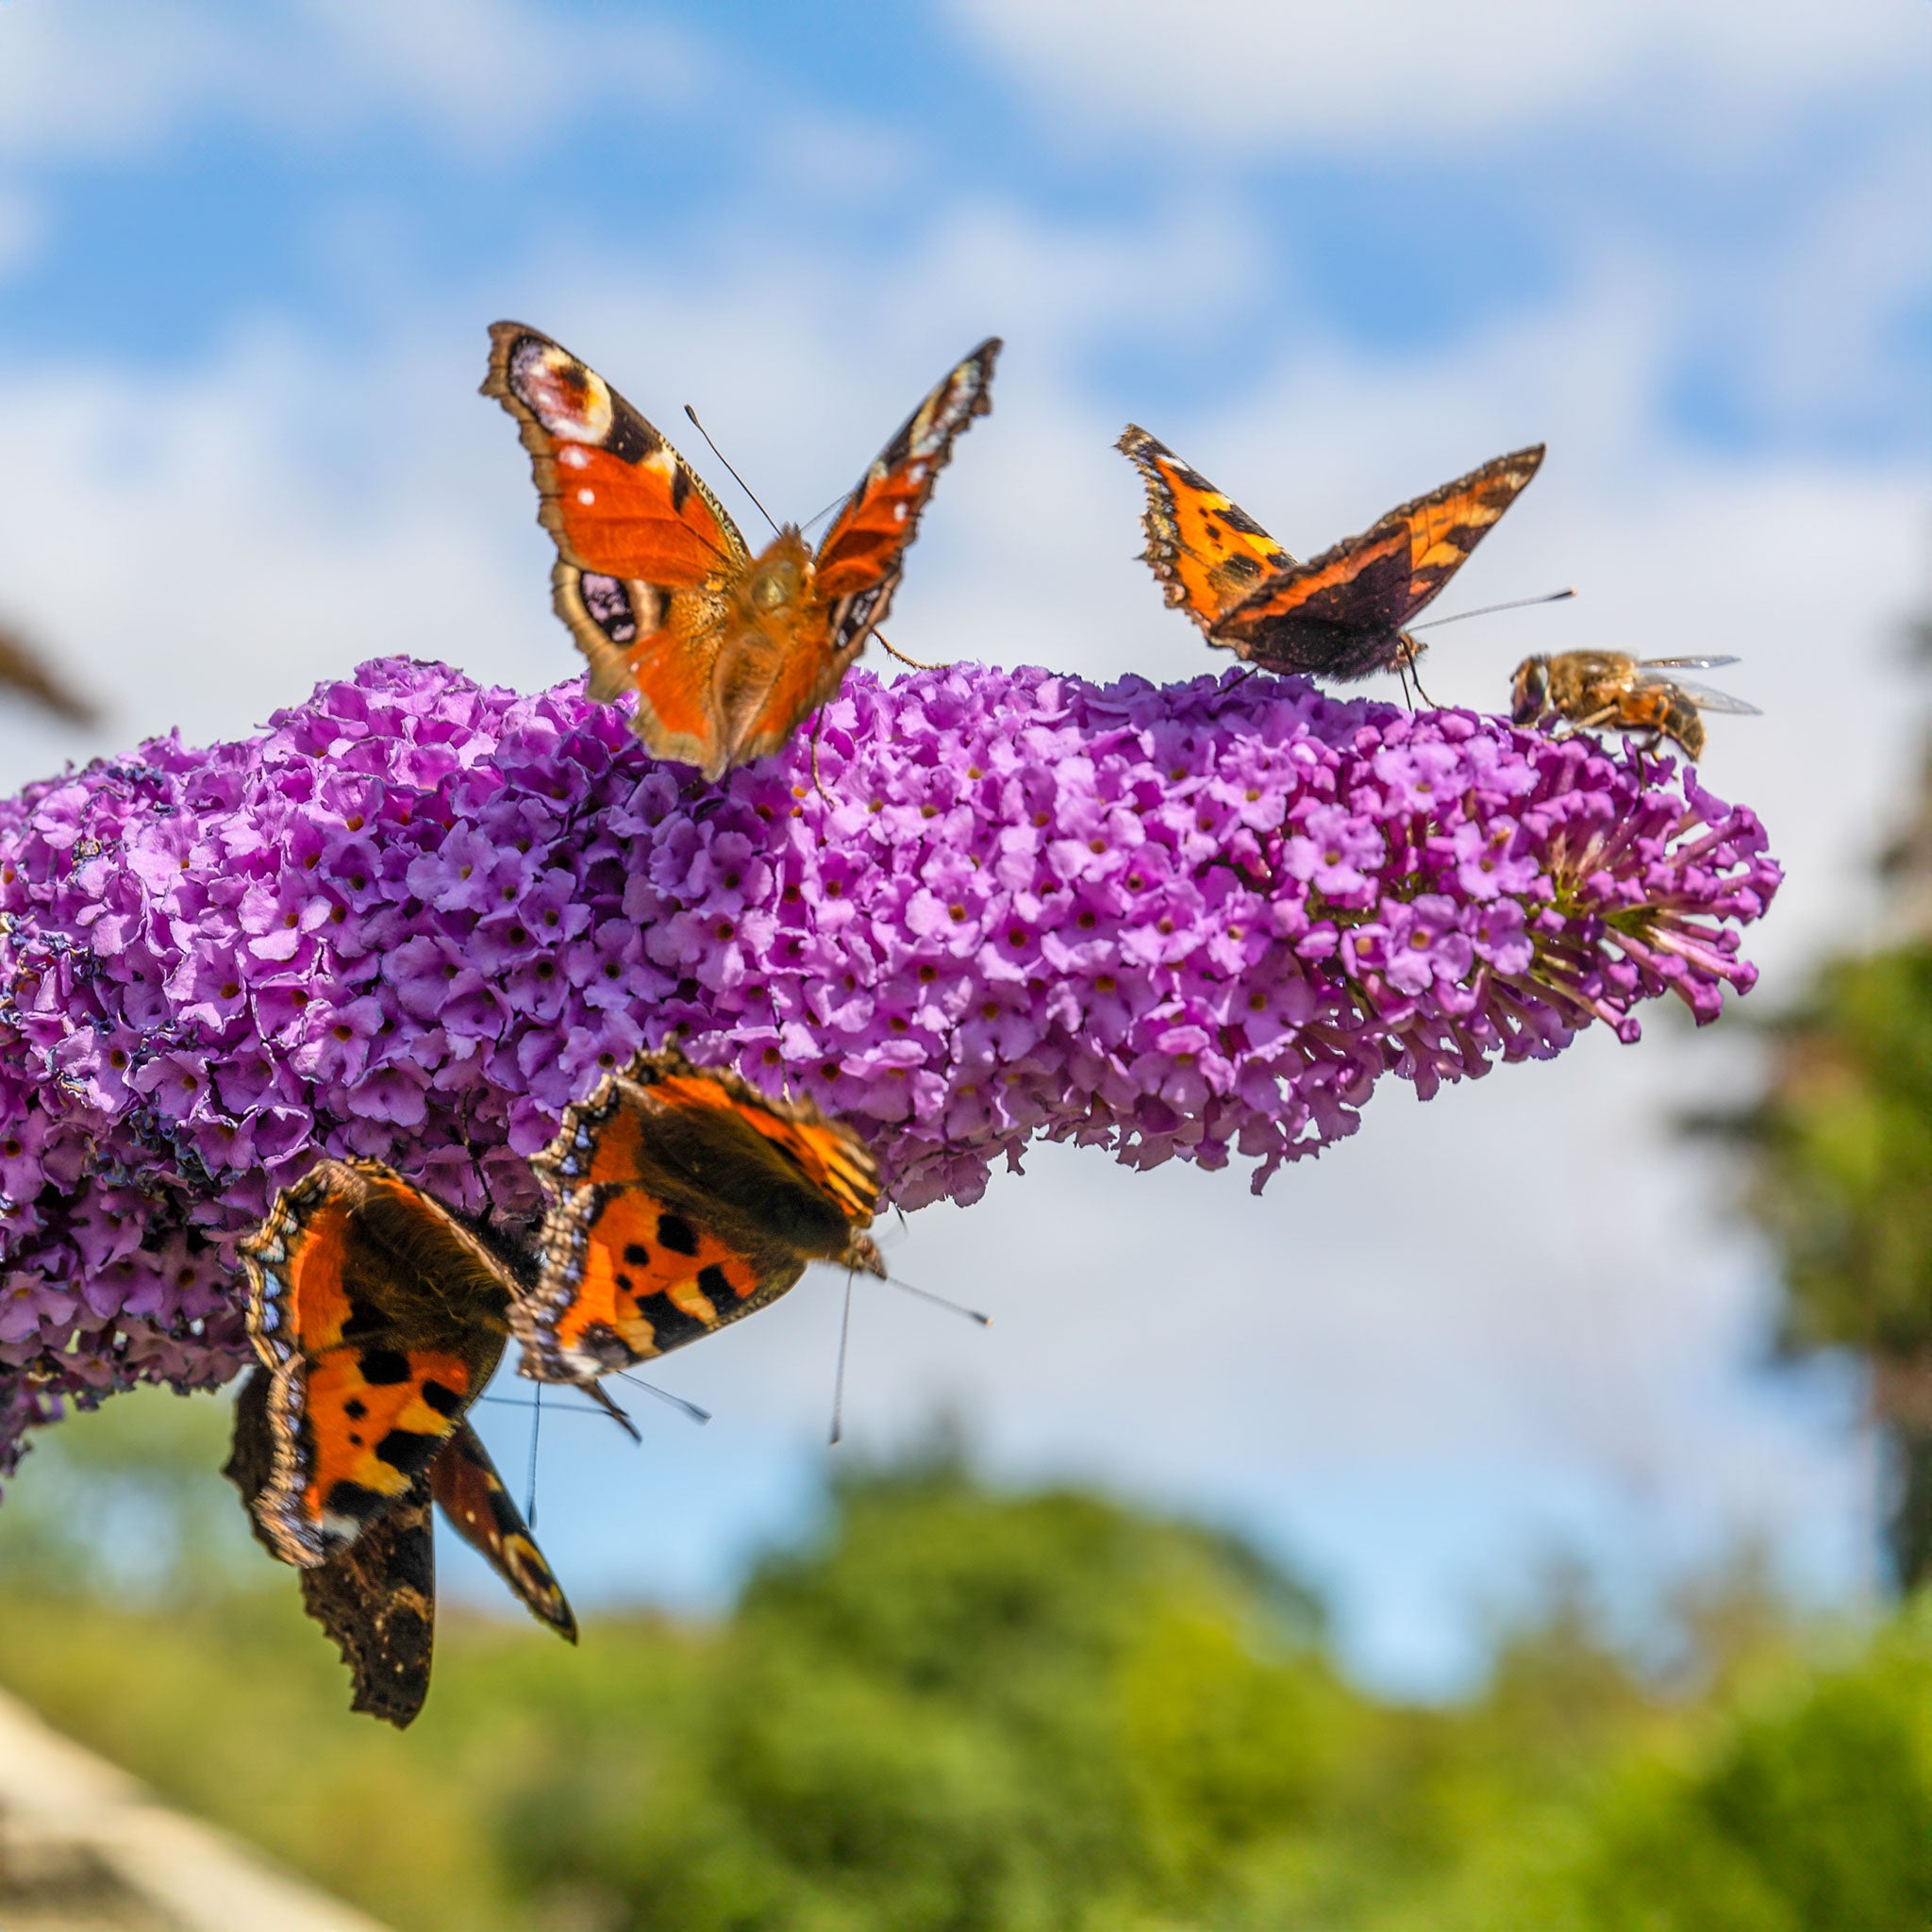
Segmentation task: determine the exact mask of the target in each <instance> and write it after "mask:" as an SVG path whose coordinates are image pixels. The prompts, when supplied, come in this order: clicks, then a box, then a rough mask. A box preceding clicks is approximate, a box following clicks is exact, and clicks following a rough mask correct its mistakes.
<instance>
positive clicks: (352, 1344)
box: [241, 1160, 510, 1568]
mask: <svg viewBox="0 0 1932 1932" xmlns="http://www.w3.org/2000/svg"><path fill="white" fill-rule="evenodd" d="M241 1252H242V1266H243V1268H244V1270H245V1271H246V1273H247V1274H248V1279H249V1300H248V1329H249V1336H250V1339H251V1340H252V1341H254V1343H255V1347H256V1353H257V1354H258V1356H259V1357H260V1358H261V1360H262V1361H263V1363H264V1364H265V1365H266V1366H267V1367H268V1368H269V1370H270V1371H271V1383H270V1388H269V1391H268V1396H267V1413H268V1423H269V1429H270V1435H271V1440H272V1445H273V1452H274V1456H273V1468H272V1470H271V1473H270V1475H269V1479H268V1481H267V1483H266V1484H265V1485H264V1487H263V1488H262V1491H261V1492H260V1494H259V1496H258V1499H257V1502H256V1512H257V1516H258V1521H259V1522H260V1524H261V1525H262V1527H263V1529H264V1531H265V1532H266V1534H267V1536H268V1538H269V1540H270V1541H271V1542H272V1543H273V1545H274V1547H275V1550H276V1553H277V1554H278V1555H279V1556H281V1557H283V1558H284V1559H285V1560H286V1561H288V1562H291V1563H295V1564H299V1565H301V1566H303V1567H304V1568H310V1567H313V1566H315V1565H317V1564H320V1563H323V1562H325V1561H326V1560H327V1559H328V1558H329V1557H331V1556H333V1555H334V1554H336V1552H337V1551H339V1550H340V1549H341V1548H342V1547H344V1546H345V1545H346V1544H348V1543H349V1542H351V1541H354V1540H355V1539H356V1537H357V1536H358V1535H359V1534H361V1533H362V1532H363V1530H365V1529H366V1527H367V1526H368V1525H369V1524H371V1523H373V1522H375V1520H377V1519H378V1518H380V1517H381V1516H383V1515H384V1514H385V1513H386V1512H387V1511H389V1510H390V1509H391V1508H394V1507H397V1506H398V1505H400V1504H401V1503H402V1501H403V1499H404V1498H405V1497H406V1496H408V1494H409V1493H410V1491H412V1489H413V1488H414V1486H415V1485H416V1484H417V1482H418V1480H419V1479H420V1478H421V1477H422V1476H424V1474H425V1473H426V1472H427V1470H428V1468H429V1466H430V1464H431V1463H432V1462H433V1461H434V1459H435V1457H436V1456H437V1454H438V1452H439V1451H440V1450H441V1447H442V1445H443V1444H444V1443H445V1442H446V1441H448V1440H449V1438H450V1437H451V1435H452V1434H454V1432H455V1431H456V1429H457V1427H458V1424H460V1422H461V1420H462V1416H463V1413H464V1411H465V1410H466V1409H467V1408H468V1407H469V1406H470V1404H471V1403H472V1402H474V1401H475V1398H476V1396H477V1395H479V1394H480V1393H481V1392H482V1389H483V1385H484V1384H485V1383H486V1382H487V1381H488V1380H489V1379H490V1375H491V1372H492V1371H493V1370H494V1368H495V1366H496V1362H497V1359H498V1357H500V1356H501V1354H502V1352H503V1346H504V1340H505V1337H506V1335H507V1333H508V1322H507V1310H508V1302H509V1293H510V1278H509V1275H508V1273H507V1270H506V1266H505V1263H504V1262H503V1260H502V1259H501V1258H500V1257H497V1256H496V1255H495V1254H494V1253H493V1252H492V1250H491V1248H490V1247H489V1246H487V1245H486V1244H485V1243H484V1242H483V1241H481V1240H480V1239H479V1237H478V1236H477V1235H476V1234H475V1232H473V1231H472V1230H471V1229H470V1228H468V1227H466V1226H465V1225H464V1224H462V1223H461V1222H459V1221H458V1219H457V1218H456V1217H455V1216H453V1215H452V1214H450V1213H449V1212H448V1210H447V1209H445V1208H441V1206H440V1205H439V1204H438V1203H436V1202H435V1201H433V1200H432V1199H430V1197H429V1196H428V1195H426V1194H425V1193H423V1192H422V1191H420V1190H419V1189H417V1188H414V1187H412V1186H411V1185H410V1184H409V1183H408V1181H406V1180H404V1179H403V1178H402V1176H401V1175H400V1174H395V1173H394V1172H393V1171H392V1170H391V1169H389V1168H386V1167H384V1166H382V1165H381V1164H380V1163H379V1162H376V1161H369V1160H355V1161H342V1160H323V1161H320V1162H318V1163H317V1164H316V1166H315V1167H314V1168H312V1169H311V1170H310V1171H309V1173H308V1174H306V1175H305V1176H304V1177H303V1178H302V1179H301V1180H300V1181H298V1182H296V1183H295V1185H294V1186H293V1187H291V1188H287V1189H284V1190H283V1191H282V1192H281V1194H280V1195H278V1196H277V1198H276V1201H275V1207H274V1208H273V1209H272V1210H271V1211H270V1213H269V1216H268V1218H267V1220H265V1221H264V1222H263V1223H262V1224H261V1226H260V1227H259V1228H258V1229H257V1230H256V1232H255V1233H254V1234H252V1235H251V1236H249V1237H248V1238H247V1239H246V1240H244V1241H242V1244H241Z"/></svg>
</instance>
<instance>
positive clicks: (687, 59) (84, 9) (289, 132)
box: [0, 0, 706, 159]
mask: <svg viewBox="0 0 1932 1932" xmlns="http://www.w3.org/2000/svg"><path fill="white" fill-rule="evenodd" d="M705 73H706V62H705V58H704V57H703V55H702V54H701V53H700V52H699V50H698V47H697V43H696V42H694V41H693V40H692V39H691V38H690V37H689V36H687V35H685V34H683V33H680V32H678V31H677V30H676V29H675V28H674V27H672V26H670V25H668V24H665V23H663V22H662V21H660V20H637V21H632V22H627V23H613V22H609V21H606V22H604V23H602V24H600V25H599V26H598V28H597V30H596V32H595V35H594V44H593V45H591V46H588V47H587V46H586V44H585V43H584V41H583V38H582V33H581V29H579V28H576V27H574V26H573V25H571V24H570V23H569V22H568V21H567V20H564V19H562V18H560V17H559V16H558V12H557V11H556V9H554V8H553V9H546V8H543V7H542V6H541V5H540V4H538V0H410V4H408V5H407V6H392V5H380V4H373V0H355V4H350V5H346V6H344V5H340V4H334V0H299V4H297V5H295V6H293V7H286V8H227V7H221V6H211V5H208V4H206V0H202V4H195V0H11V4H8V5H7V6H5V7H4V8H0V155H8V154H11V155H20V156H31V157H34V158H54V159H58V158H68V157H72V156H76V155H120V154H126V153H133V152H140V151H142V150H144V149H146V148H148V147H151V146H152V145H154V144H155V143H156V142H159V141H162V140H165V139H167V138H168V137H170V136H173V135H175V134H177V133H178V132H179V131H180V130H181V129H182V128H183V127H184V126H187V125H192V123H193V122H195V121H196V120H199V119H202V118H205V117H219V118H222V119H225V120H229V121H234V122H239V123H242V124H243V125H255V126H257V127H259V128H264V129H267V130H269V131H272V132H274V133H275V134H277V135H280V136H295V137H299V138H307V139H310V140H315V139H334V138H340V137H342V136H346V135H351V134H354V133H355V132H356V131H358V129H360V128H362V127H364V126H366V125H368V123H369V122H371V121H372V120H373V119H375V118H376V117H378V116H381V115H385V114H387V115H390V116H393V117H395V118H398V119H400V120H402V121H404V122H416V123H420V124H421V125H424V126H425V128H427V129H428V131H429V132H431V133H432V134H433V135H436V136H440V137H441V138H443V139H445V140H448V141H452V142H456V143H458V144H459V145H460V146H462V147H463V148H465V149H467V150H469V151H472V152H477V151H483V150H488V149H497V148H502V149H514V148H515V147H516V146H517V145H518V144H520V143H521V142H523V141H525V140H526V139H527V138H529V137H530V136H532V135H533V134H536V133H538V132H541V131H544V130H546V129H549V128H551V127H554V126H556V125H559V124H560V123H561V122H563V121H564V120H565V119H566V117H567V116H569V115H570V114H572V113H577V114H583V113H591V112H596V113H599V114H602V113H608V112H610V111H612V110H613V108H617V107H620V106H621V107H622V108H624V109H625V110H626V111H629V112H633V113H637V112H644V113H648V114H650V115H651V116H652V117H653V118H656V117H657V116H659V115H661V114H662V113H663V112H664V111H665V110H666V108H668V107H670V106H671V105H672V104H673V103H678V104H682V103H683V102H685V101H687V100H688V99H689V98H690V97H691V93H692V92H693V91H694V90H697V89H699V88H700V87H702V86H703V85H704V76H705Z"/></svg>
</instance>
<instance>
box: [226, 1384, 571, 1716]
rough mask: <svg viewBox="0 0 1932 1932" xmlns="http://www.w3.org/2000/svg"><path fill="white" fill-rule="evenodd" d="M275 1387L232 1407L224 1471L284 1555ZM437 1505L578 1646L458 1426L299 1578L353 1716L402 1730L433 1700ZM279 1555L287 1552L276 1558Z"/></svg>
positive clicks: (256, 1387)
mask: <svg viewBox="0 0 1932 1932" xmlns="http://www.w3.org/2000/svg"><path fill="white" fill-rule="evenodd" d="M272 1380H273V1377H272V1376H271V1374H270V1373H269V1371H268V1370H266V1369H262V1368H258V1369H256V1370H255V1371H254V1372H253V1373H252V1374H250V1375H249V1377H248V1379H247V1381H246V1382H244V1383H243V1384H242V1392H241V1394H240V1395H239V1396H238V1397H237V1398H236V1403H235V1441H234V1448H233V1451H232V1453H231V1454H230V1456H229V1457H228V1461H227V1465H226V1467H225V1469H224V1470H223V1472H222V1473H223V1474H224V1475H225V1476H226V1477H227V1478H228V1480H229V1481H230V1482H232V1483H233V1484H234V1485H235V1487H236V1488H237V1489H238V1490H240V1491H241V1492H242V1502H243V1504H244V1505H245V1506H246V1507H247V1509H248V1512H249V1519H250V1525H251V1527H252V1528H253V1529H254V1530H255V1533H256V1535H257V1537H258V1539H259V1540H260V1541H262V1542H264V1543H266V1544H267V1545H268V1547H269V1548H270V1550H271V1551H274V1550H275V1543H274V1541H273V1540H272V1539H271V1538H270V1537H269V1536H268V1535H267V1533H266V1532H265V1531H264V1529H263V1528H262V1525H261V1523H260V1521H259V1519H258V1515H257V1510H256V1504H257V1500H258V1497H259V1496H260V1495H261V1494H262V1492H263V1491H264V1490H265V1489H266V1488H267V1487H268V1484H269V1481H270V1478H271V1474H272V1473H273V1470H274V1466H275V1449H274V1441H273V1438H272V1436H271V1433H270V1427H269V1416H268V1400H269V1391H270V1385H271V1382H272ZM432 1500H433V1501H434V1502H435V1503H436V1504H438V1505H440V1506H441V1508H442V1511H443V1513H444V1515H445V1516H446V1517H448V1519H449V1520H450V1522H451V1524H453V1525H454V1526H455V1528H456V1529H457V1531H458V1534H460V1535H461V1536H462V1537H463V1538H464V1539H465V1540H466V1541H469V1542H471V1543H473V1544H475V1547H476V1548H477V1549H479V1550H481V1551H482V1553H483V1555H484V1556H485V1557H488V1558H489V1559H490V1561H491V1564H492V1565H493V1566H494V1567H495V1568H496V1570H497V1572H498V1573H499V1574H501V1575H502V1576H503V1577H504V1579H505V1580H506V1581H507V1582H508V1584H509V1586H510V1588H511V1589H512V1590H513V1591H515V1592H516V1594H517V1595H518V1597H519V1598H521V1599H522V1601H523V1602H524V1603H525V1605H527V1606H528V1607H529V1608H530V1610H531V1612H532V1613H533V1614H534V1615H535V1616H537V1617H538V1618H540V1619H541V1621H542V1622H544V1623H546V1624H550V1625H551V1626H552V1627H553V1628H554V1629H556V1630H557V1631H558V1634H559V1635H560V1636H562V1637H564V1638H566V1639H568V1640H569V1641H571V1642H573V1643H575V1641H576V1621H575V1618H574V1617H573V1616H572V1615H571V1611H570V1606H569V1605H568V1604H567V1603H565V1601H564V1598H563V1592H562V1591H561V1590H560V1589H559V1588H558V1583H557V1579H556V1577H555V1576H553V1575H552V1574H551V1572H550V1566H549V1565H548V1564H547V1563H546V1562H545V1561H544V1560H543V1557H542V1553H541V1551H540V1550H538V1548H537V1546H536V1544H535V1542H534V1541H531V1538H530V1533H529V1531H528V1529H527V1528H525V1525H524V1520H523V1518H522V1517H521V1516H520V1515H519V1514H518V1513H517V1509H516V1506H515V1505H514V1504H513V1503H511V1502H510V1501H509V1498H508V1494H507V1493H506V1492H505V1491H504V1488H503V1483H502V1479H501V1478H500V1477H499V1476H498V1475H497V1474H496V1470H495V1468H494V1466H493V1465H492V1464H491V1460H490V1457H489V1453H488V1452H487V1451H486V1450H485V1449H484V1447H483V1444H482V1443H481V1442H480V1441H478V1440H477V1438H476V1435H475V1431H474V1430H473V1429H472V1428H471V1427H470V1425H469V1424H467V1423H464V1424H460V1425H459V1426H458V1429H457V1431H456V1433H455V1435H454V1436H452V1437H451V1438H450V1440H449V1442H448V1443H447V1444H446V1445H445V1446H444V1448H443V1449H442V1451H441V1454H440V1455H439V1456H438V1457H437V1458H436V1460H435V1462H434V1463H432V1464H431V1466H430V1469H429V1473H428V1474H426V1475H423V1476H419V1477H418V1478H417V1479H416V1481H415V1482H414V1483H412V1484H411V1485H410V1487H409V1489H408V1492H407V1493H406V1494H405V1495H404V1496H403V1497H402V1498H401V1499H400V1500H398V1501H397V1502H396V1503H394V1504H393V1505H391V1507H389V1508H388V1509H386V1510H385V1511H384V1512H383V1513H382V1515H381V1516H380V1517H378V1518H377V1519H376V1520H375V1522H374V1523H372V1524H369V1525H368V1526H367V1527H366V1528H365V1529H364V1530H363V1531H362V1533H361V1535H360V1536H358V1538H357V1539H356V1540H355V1541H354V1542H352V1543H350V1544H348V1545H347V1546H346V1547H345V1548H343V1549H341V1550H338V1551H337V1552H336V1554H335V1555H334V1556H332V1557H330V1558H329V1559H328V1560H327V1561H326V1562H325V1563H323V1564H321V1565H319V1566H318V1567H316V1568H314V1569H311V1570H304V1571H303V1572H302V1573H301V1574H302V1603H303V1607H304V1608H305V1609H307V1611H308V1614H309V1615H310V1616H311V1617H313V1618H314V1619H315V1621H316V1622H317V1623H318V1624H321V1625H322V1627H323V1629H324V1631H325V1632H326V1634H327V1635H328V1637H329V1638H330V1639H331V1640H332V1641H334V1643H335V1646H336V1648H337V1649H338V1650H339V1651H340V1652H341V1657H342V1661H343V1662H344V1663H345V1664H347V1665H348V1667H349V1676H350V1681H351V1684H352V1687H353V1690H352V1695H351V1701H350V1706H349V1707H350V1709H352V1710H360V1711H367V1712H368V1713H369V1714H370V1715H371V1716H374V1717H379V1718H382V1719H383V1720H384V1721H385V1722H387V1723H389V1724H394V1725H395V1726H396V1727H397V1728H398V1729H399V1730H400V1729H404V1728H406V1727H407V1726H408V1724H410V1723H412V1722H413V1721H414V1719H415V1717H416V1715H417V1713H418V1712H419V1711H420V1710H421V1709H422V1707H423V1701H424V1699H425V1697H426V1696H427V1695H428V1694H429V1666H430V1659H431V1656H432V1654H433V1651H434V1646H435V1632H436V1543H435V1534H434V1531H433V1529H432V1527H431V1507H430V1506H431V1503H432ZM277 1554H279V1552H277Z"/></svg>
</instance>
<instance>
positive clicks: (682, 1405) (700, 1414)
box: [617, 1369, 711, 1428]
mask: <svg viewBox="0 0 1932 1932" xmlns="http://www.w3.org/2000/svg"><path fill="white" fill-rule="evenodd" d="M617 1373H618V1374H620V1375H622V1376H623V1377H624V1379H625V1381H626V1382H628V1383H629V1384H630V1385H631V1387H632V1388H633V1389H641V1390H642V1391H644V1393H645V1394H646V1395H655V1396H656V1397H657V1398H658V1401H659V1402H668V1403H669V1404H670V1405H671V1407H673V1408H675V1410H676V1411H677V1412H678V1414H679V1415H681V1416H684V1417H685V1418H686V1419H687V1420H688V1421H691V1422H694V1423H696V1424H697V1425H698V1426H699V1428H703V1427H704V1425H705V1424H707V1423H708V1422H709V1421H710V1420H711V1411H710V1410H709V1409H708V1408H700V1407H698V1406H697V1404H696V1403H695V1402H689V1401H687V1400H686V1399H685V1398H684V1397H683V1396H682V1395H674V1394H672V1392H671V1391H670V1390H668V1389H660V1388H658V1385H657V1383H655V1382H647V1381H645V1380H644V1378H643V1377H642V1376H641V1375H633V1374H631V1373H630V1371H629V1370H628V1369H619V1370H618V1372H617ZM618 1413H619V1414H620V1415H623V1414H624V1411H623V1410H622V1409H620V1410H619V1411H618ZM624 1419H625V1424H629V1422H630V1418H629V1417H628V1416H625V1418H624Z"/></svg>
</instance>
